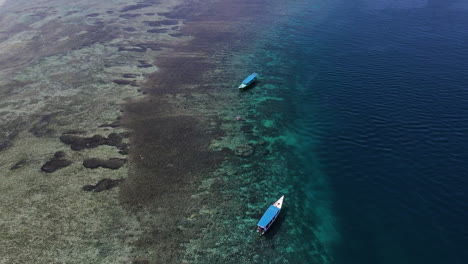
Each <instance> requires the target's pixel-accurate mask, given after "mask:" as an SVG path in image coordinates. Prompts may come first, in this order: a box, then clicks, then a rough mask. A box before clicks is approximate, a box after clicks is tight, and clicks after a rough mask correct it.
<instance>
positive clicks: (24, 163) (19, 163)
mask: <svg viewBox="0 0 468 264" xmlns="http://www.w3.org/2000/svg"><path fill="white" fill-rule="evenodd" d="M27 163H28V162H27V160H24V159H22V160H20V161H18V162H16V163H15V164H14V165H13V166H11V167H10V170H16V169H20V168H22V167H24V166H25V165H26V164H27Z"/></svg>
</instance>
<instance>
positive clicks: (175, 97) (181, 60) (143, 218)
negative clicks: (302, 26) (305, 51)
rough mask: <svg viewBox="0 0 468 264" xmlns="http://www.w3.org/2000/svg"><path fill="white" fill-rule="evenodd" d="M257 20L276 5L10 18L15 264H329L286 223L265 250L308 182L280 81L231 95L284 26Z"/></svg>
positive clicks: (1, 34)
mask: <svg viewBox="0 0 468 264" xmlns="http://www.w3.org/2000/svg"><path fill="white" fill-rule="evenodd" d="M246 5H250V6H251V5H258V6H257V7H258V8H260V7H261V6H264V3H262V1H259V2H258V3H250V2H248V1H183V0H172V1H152V0H145V1H131V2H129V1H118V0H116V1H104V2H102V1H78V2H74V3H72V4H70V3H69V1H65V0H50V1H43V2H34V3H30V2H28V1H15V2H13V1H11V2H7V3H6V4H5V5H4V6H2V7H1V9H0V25H1V26H0V95H1V96H0V112H1V115H0V168H1V171H2V173H1V175H0V181H1V184H0V199H1V200H2V204H1V205H0V207H1V208H0V210H1V211H2V215H1V216H0V225H1V227H2V230H5V231H4V232H2V233H1V234H0V259H1V262H5V263H238V262H240V263H285V262H287V261H294V260H295V259H298V258H301V257H302V258H303V257H304V256H307V257H308V258H310V259H311V260H313V261H315V262H318V263H327V262H329V261H330V258H329V256H328V255H327V254H329V252H328V251H327V248H326V246H324V245H322V241H320V239H316V240H314V241H310V242H308V244H307V246H303V243H302V242H301V241H299V240H298V239H297V238H296V237H297V236H296V235H297V234H302V233H314V232H315V231H316V230H315V229H313V228H312V227H307V226H304V225H298V224H292V223H291V222H287V221H285V220H284V218H280V219H279V221H278V222H279V224H278V227H277V229H273V231H272V232H271V234H272V235H271V236H267V237H266V238H263V237H262V238H261V237H258V236H255V232H254V231H255V224H256V221H257V220H258V217H259V216H260V214H261V212H262V210H263V209H264V208H265V206H266V205H268V204H269V203H271V202H272V201H273V200H275V198H278V197H279V196H278V194H279V193H283V194H286V195H287V197H293V195H292V193H291V190H292V188H294V186H291V185H288V184H287V182H286V181H287V179H286V178H285V177H283V176H284V175H287V174H291V173H293V172H295V171H294V169H289V168H288V163H289V162H291V161H290V159H292V158H287V157H284V156H283V154H284V153H285V151H287V146H286V145H287V144H285V143H284V142H285V141H286V140H284V136H282V135H280V134H279V133H280V132H279V130H278V129H277V128H275V126H274V125H273V124H278V123H281V122H282V121H284V120H282V119H281V118H282V117H281V116H280V115H278V114H277V113H274V112H273V111H272V110H271V109H274V108H275V107H277V106H276V105H277V104H278V103H281V102H282V98H278V97H274V96H272V93H273V91H275V89H276V86H275V84H276V85H278V83H279V81H278V80H277V79H275V78H274V77H270V79H268V77H266V76H265V79H264V80H265V83H264V84H262V83H260V84H259V86H260V87H261V88H262V89H254V90H253V91H252V90H251V91H247V92H246V93H238V91H237V89H233V87H236V84H237V85H238V83H237V80H241V79H242V77H244V76H245V74H246V72H245V71H243V70H242V68H243V67H242V66H243V65H247V64H249V63H250V64H254V63H253V62H252V58H251V57H249V56H248V55H246V54H255V49H258V47H259V46H261V45H263V44H264V43H263V44H262V43H260V42H259V43H258V44H256V45H253V44H254V42H251V43H246V42H245V41H243V39H245V38H246V37H248V36H249V35H250V34H252V32H249V31H246V30H245V28H246V27H248V26H249V24H251V23H253V21H260V22H261V23H265V24H268V23H272V21H273V20H272V19H273V18H274V16H271V15H270V16H268V15H267V12H265V14H263V15H262V16H258V17H255V18H253V14H255V8H253V9H245V8H243V7H245V6H246ZM246 10H249V11H248V12H246ZM274 11H276V10H270V12H274ZM261 55H262V56H263V55H265V54H261ZM265 58H266V59H267V60H268V61H270V62H275V63H278V64H280V63H281V62H280V59H278V58H276V57H274V56H271V55H268V54H267V55H266V56H265ZM265 73H266V72H265ZM265 75H266V74H265ZM232 102H236V103H232ZM265 175H268V177H266V176H265ZM271 179H273V180H274V181H273V182H274V184H271V182H272V181H271ZM288 194H291V196H288ZM277 196H278V197H277ZM287 199H288V198H287ZM286 203H287V200H286ZM290 210H292V212H296V211H297V210H298V208H296V209H293V208H292V209H290ZM294 210H296V211H294ZM279 227H282V228H281V230H282V231H281V230H279ZM317 229H318V228H317ZM286 230H287V231H286ZM283 243H286V244H288V245H289V246H287V247H285V246H281V245H282V244H283ZM310 248H312V249H313V250H309V249H310ZM297 256H299V257H297Z"/></svg>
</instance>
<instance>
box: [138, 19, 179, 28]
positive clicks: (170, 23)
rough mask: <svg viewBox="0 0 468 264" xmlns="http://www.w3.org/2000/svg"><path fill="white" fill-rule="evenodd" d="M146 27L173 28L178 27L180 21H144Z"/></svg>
mask: <svg viewBox="0 0 468 264" xmlns="http://www.w3.org/2000/svg"><path fill="white" fill-rule="evenodd" d="M143 23H145V25H147V26H149V27H160V26H173V25H178V24H179V21H178V20H161V21H143Z"/></svg>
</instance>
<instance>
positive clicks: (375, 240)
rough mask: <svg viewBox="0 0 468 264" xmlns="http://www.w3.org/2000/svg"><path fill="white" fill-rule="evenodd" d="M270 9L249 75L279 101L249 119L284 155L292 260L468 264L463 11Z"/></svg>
mask: <svg viewBox="0 0 468 264" xmlns="http://www.w3.org/2000/svg"><path fill="white" fill-rule="evenodd" d="M275 4H276V5H277V7H278V6H279V7H278V9H275V10H273V11H271V10H269V11H270V12H271V13H270V14H269V15H271V14H273V15H274V16H275V17H276V18H277V20H276V21H277V24H274V25H270V26H265V28H264V30H265V31H266V32H267V33H265V34H263V35H261V36H260V37H259V38H260V40H258V41H257V42H256V43H261V44H258V46H257V47H256V49H257V51H256V53H255V55H252V56H253V58H252V59H251V63H252V64H253V65H254V66H253V67H252V68H255V70H256V71H257V72H259V73H260V74H261V75H263V79H262V80H261V84H260V85H259V88H262V87H268V86H265V85H267V84H274V85H275V88H274V89H271V90H270V91H269V92H267V93H264V94H263V95H264V96H266V95H265V94H267V95H269V96H271V95H272V94H274V95H275V96H278V97H280V98H282V99H283V100H282V101H279V102H277V103H276V104H275V105H274V106H272V105H271V104H269V105H268V106H267V107H264V108H261V107H259V108H258V109H257V111H258V112H259V113H257V118H264V119H266V121H264V124H267V125H266V126H265V125H264V126H263V129H264V133H266V134H267V131H268V130H267V129H265V127H268V124H274V125H275V129H276V132H275V133H276V134H275V135H274V136H275V137H277V138H279V140H280V141H281V142H282V144H283V146H284V153H289V152H290V153H289V154H287V155H285V159H286V160H287V166H288V171H287V172H284V173H283V175H282V176H284V177H287V179H288V181H287V182H288V184H290V189H289V193H288V195H287V198H289V199H287V200H286V203H285V204H286V205H287V206H289V211H288V212H287V213H286V219H285V220H284V221H285V222H286V223H288V224H291V225H297V226H300V227H301V230H303V232H302V233H300V239H299V240H300V241H297V243H296V244H294V245H293V247H294V248H295V249H298V248H301V247H302V248H301V249H300V250H298V251H296V255H295V256H294V257H292V256H291V257H289V258H288V259H289V260H290V261H292V263H298V262H302V263H315V262H316V261H317V259H313V256H314V253H313V252H315V253H316V252H318V251H319V252H321V253H320V255H321V256H322V257H323V256H325V257H323V258H322V259H325V260H326V261H325V260H324V262H328V261H331V262H333V263H445V262H449V263H466V262H467V261H468V253H467V250H466V245H468V229H467V228H466V223H467V222H468V210H467V209H468V207H467V204H468V191H467V187H468V178H467V177H466V175H467V170H468V166H467V165H466V160H467V158H468V148H467V143H466V132H467V129H468V107H467V105H468V90H467V87H466V85H467V83H468V75H467V74H466V69H467V66H468V64H467V59H468V50H467V49H466V45H465V44H466V43H467V41H468V33H467V31H466V25H467V23H468V16H467V15H468V9H466V3H464V2H463V1H448V2H447V1H445V2H439V1H385V0H382V1H371V0H368V1H331V2H317V1H294V2H288V3H275ZM262 38H263V40H262ZM252 93H254V94H255V93H257V95H258V93H259V92H252ZM271 120H274V121H271ZM265 122H267V123H265ZM259 127H262V126H259ZM261 129H262V128H260V130H261ZM265 138H266V139H268V138H269V137H268V135H265ZM288 224H287V225H284V224H282V226H281V228H287V227H290V226H289V225H288ZM294 235H298V234H293V232H285V233H281V232H279V233H278V234H277V236H278V237H281V236H283V237H282V238H281V239H285V237H289V236H294ZM278 239H280V238H278ZM311 241H315V242H311ZM317 245H320V246H322V247H323V248H322V249H318V248H317Z"/></svg>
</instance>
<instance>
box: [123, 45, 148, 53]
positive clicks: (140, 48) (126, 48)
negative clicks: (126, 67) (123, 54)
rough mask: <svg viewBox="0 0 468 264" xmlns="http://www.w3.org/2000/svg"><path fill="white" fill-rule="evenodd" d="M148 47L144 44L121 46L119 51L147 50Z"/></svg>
mask: <svg viewBox="0 0 468 264" xmlns="http://www.w3.org/2000/svg"><path fill="white" fill-rule="evenodd" d="M146 49H147V48H146V47H143V46H131V47H119V51H135V52H145V51H146Z"/></svg>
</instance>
